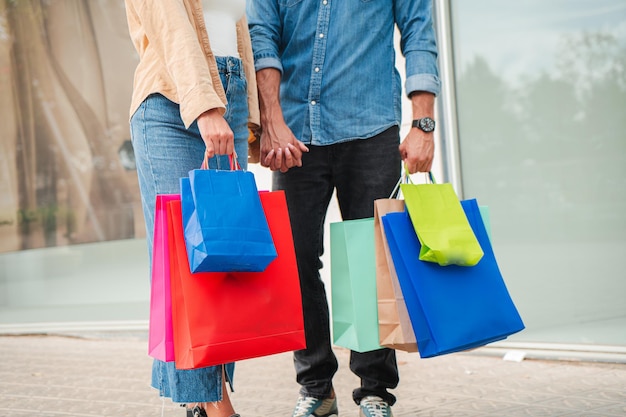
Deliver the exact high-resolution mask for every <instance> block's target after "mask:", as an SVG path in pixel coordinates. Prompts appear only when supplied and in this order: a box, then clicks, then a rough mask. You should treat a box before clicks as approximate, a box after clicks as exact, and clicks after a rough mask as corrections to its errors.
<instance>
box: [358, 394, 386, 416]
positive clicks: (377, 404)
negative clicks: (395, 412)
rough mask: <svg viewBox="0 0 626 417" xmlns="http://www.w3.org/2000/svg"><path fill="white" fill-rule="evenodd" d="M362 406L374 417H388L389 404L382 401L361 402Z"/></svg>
mask: <svg viewBox="0 0 626 417" xmlns="http://www.w3.org/2000/svg"><path fill="white" fill-rule="evenodd" d="M361 405H362V406H364V407H365V408H366V409H367V411H368V413H369V414H370V415H371V416H372V417H388V414H387V404H386V403H385V402H384V401H383V400H382V399H379V398H376V399H366V400H364V401H361Z"/></svg>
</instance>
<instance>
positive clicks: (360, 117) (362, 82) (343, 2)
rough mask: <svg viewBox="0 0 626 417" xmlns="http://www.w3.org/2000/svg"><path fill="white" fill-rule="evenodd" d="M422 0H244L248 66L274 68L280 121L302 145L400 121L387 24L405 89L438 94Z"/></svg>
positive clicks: (363, 134)
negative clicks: (401, 60) (278, 75)
mask: <svg viewBox="0 0 626 417" xmlns="http://www.w3.org/2000/svg"><path fill="white" fill-rule="evenodd" d="M431 3H432V2H430V1H426V0H327V1H320V0H251V1H249V2H248V9H247V13H248V22H249V27H250V35H251V37H252V48H253V51H254V61H255V67H256V69H257V71H258V70H260V69H263V68H277V69H279V70H281V71H282V73H283V74H282V81H281V89H280V98H281V103H282V108H283V113H284V117H285V121H286V122H287V124H288V125H289V127H290V128H291V130H292V131H293V133H294V135H295V136H296V137H297V138H298V139H300V140H301V141H303V142H304V143H307V144H312V145H327V144H331V143H338V142H344V141H348V140H351V139H359V138H368V137H372V136H374V135H376V134H378V133H380V132H382V131H384V130H386V129H388V128H389V127H391V126H400V123H401V114H400V113H401V98H402V86H401V80H400V75H399V73H398V71H397V70H396V67H395V49H394V32H395V25H397V26H398V28H399V29H400V33H401V40H400V46H401V51H402V53H403V54H404V56H405V57H406V76H407V79H406V86H405V89H406V92H407V94H408V93H411V92H413V91H429V92H432V93H434V94H438V92H439V89H440V82H439V78H438V71H437V62H436V61H437V49H436V44H435V35H434V31H433V26H432V18H431V7H432V6H431Z"/></svg>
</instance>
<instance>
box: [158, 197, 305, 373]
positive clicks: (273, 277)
mask: <svg viewBox="0 0 626 417" xmlns="http://www.w3.org/2000/svg"><path fill="white" fill-rule="evenodd" d="M259 195H260V201H261V203H262V207H263V209H264V210H265V214H266V216H267V219H268V225H269V229H270V232H271V234H272V237H273V239H274V242H275V243H276V249H277V253H278V257H277V258H276V259H275V260H274V261H273V262H272V263H270V265H269V266H268V267H267V268H266V269H265V271H263V272H200V273H191V271H190V268H189V263H188V258H187V254H186V250H185V242H184V236H183V229H182V209H181V202H177V201H174V202H170V203H168V210H169V211H170V216H169V225H170V229H171V230H170V232H171V233H172V236H173V238H174V239H173V241H174V245H172V246H173V248H172V250H171V252H170V258H171V259H172V274H171V276H172V313H173V314H172V319H173V324H174V347H175V349H174V354H175V363H176V367H177V368H178V369H196V368H201V367H205V366H213V365H218V364H223V363H228V362H233V361H238V360H242V359H248V358H254V357H260V356H266V355H271V354H275V353H280V352H286V351H293V350H299V349H304V348H305V347H306V342H305V338H304V321H303V316H302V295H301V292H300V281H299V276H298V268H297V264H296V257H295V250H294V246H293V238H292V232H291V225H290V222H289V214H288V212H287V202H286V200H285V195H284V192H282V191H276V192H261V193H260V194H259ZM182 204H184V202H182Z"/></svg>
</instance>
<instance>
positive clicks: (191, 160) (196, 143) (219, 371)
mask: <svg viewBox="0 0 626 417" xmlns="http://www.w3.org/2000/svg"><path fill="white" fill-rule="evenodd" d="M126 13H127V17H128V25H129V30H130V34H131V38H132V40H133V43H134V45H135V48H136V49H137V51H138V52H139V58H140V61H139V64H138V66H137V70H136V72H135V80H134V89H133V97H132V104H131V110H130V113H131V138H132V142H133V147H134V151H135V159H136V162H137V174H138V176H139V187H140V191H141V198H142V204H143V211H144V216H145V220H146V233H147V236H148V245H149V248H150V251H151V248H152V233H153V228H154V209H155V199H156V195H157V194H175V193H178V192H179V179H180V178H181V177H185V176H187V174H188V172H189V171H190V170H192V169H195V168H199V167H200V165H201V163H202V160H203V158H204V155H205V153H206V155H207V156H208V157H209V158H210V160H209V167H210V168H228V167H229V162H228V156H229V155H232V154H233V152H234V153H236V154H237V155H239V156H240V158H239V163H240V165H241V166H242V168H244V169H245V168H246V165H247V155H248V137H249V135H248V133H249V128H256V127H257V126H258V124H259V111H258V101H257V100H258V99H257V91H256V80H255V78H254V77H255V75H254V64H253V60H252V48H251V44H250V36H249V34H248V28H247V22H246V20H245V0H159V1H146V0H126ZM150 256H152V254H150ZM233 370H234V364H227V365H224V366H216V367H209V368H202V369H197V370H189V371H183V370H177V369H175V366H174V363H171V362H170V363H164V362H161V361H155V362H154V366H153V369H152V386H153V387H154V388H156V389H158V390H159V392H160V395H161V396H163V397H170V398H171V399H172V401H173V402H176V403H185V404H187V415H188V416H192V417H198V416H208V417H235V416H238V415H237V414H235V412H234V410H233V406H232V404H231V402H230V399H229V397H228V392H227V390H226V381H228V382H229V383H230V384H231V389H232V374H233Z"/></svg>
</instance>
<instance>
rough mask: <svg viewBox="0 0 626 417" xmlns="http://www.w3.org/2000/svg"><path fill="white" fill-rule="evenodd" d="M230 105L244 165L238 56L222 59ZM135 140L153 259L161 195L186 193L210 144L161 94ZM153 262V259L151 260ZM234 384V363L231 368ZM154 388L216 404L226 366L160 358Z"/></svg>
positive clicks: (224, 165) (244, 109)
mask: <svg viewBox="0 0 626 417" xmlns="http://www.w3.org/2000/svg"><path fill="white" fill-rule="evenodd" d="M217 64H218V68H219V72H220V76H221V79H222V84H223V85H224V90H225V91H226V98H227V99H228V105H227V107H226V113H225V115H224V118H225V119H226V121H227V122H228V124H229V125H230V128H231V129H232V130H233V132H234V134H235V151H236V152H237V155H239V156H240V158H239V163H240V165H241V167H242V168H243V169H245V168H246V167H247V160H248V104H247V82H246V79H245V75H244V71H243V67H242V65H241V61H240V60H239V59H238V58H230V57H228V58H226V57H217ZM130 124H131V138H132V143H133V148H134V152H135V160H136V163H137V175H138V177H139V190H140V192H141V202H142V205H143V212H144V217H145V223H146V236H147V243H148V251H149V253H150V260H152V240H153V233H154V210H155V204H156V195H157V194H178V193H180V185H179V179H180V178H181V177H187V176H188V172H189V171H190V170H192V169H197V168H200V165H201V164H202V160H203V158H204V151H205V145H204V141H203V140H202V138H201V136H200V131H199V130H198V126H197V124H196V123H195V122H194V123H193V124H192V125H191V126H190V127H189V129H185V126H184V124H183V122H182V120H181V118H180V110H179V106H178V104H176V103H173V102H172V101H170V100H168V99H167V98H165V97H164V96H162V95H160V94H153V95H151V96H149V97H148V98H147V99H146V100H145V101H144V102H143V103H142V104H141V106H140V107H139V108H138V109H137V111H136V112H135V114H134V115H133V116H132V118H131V123H130ZM209 167H210V168H213V169H230V168H229V162H228V156H225V155H221V156H216V157H214V158H211V160H210V161H209ZM150 264H152V262H150ZM225 370H226V375H227V378H228V381H229V382H231V389H232V376H233V371H234V364H227V365H226V366H225ZM152 386H153V387H154V388H156V389H158V390H159V393H160V395H161V396H163V397H170V398H172V401H174V402H179V403H193V402H214V401H219V400H221V399H222V367H221V366H212V367H208V368H202V369H196V370H178V369H176V368H175V366H174V362H168V363H165V362H161V361H158V360H155V361H154V364H153V367H152Z"/></svg>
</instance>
